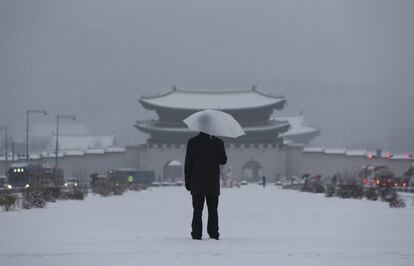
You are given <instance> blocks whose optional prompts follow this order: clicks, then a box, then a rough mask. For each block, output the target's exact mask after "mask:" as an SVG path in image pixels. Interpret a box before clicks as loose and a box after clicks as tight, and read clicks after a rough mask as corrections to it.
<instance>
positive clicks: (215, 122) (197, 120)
mask: <svg viewBox="0 0 414 266" xmlns="http://www.w3.org/2000/svg"><path fill="white" fill-rule="evenodd" d="M183 122H184V123H185V124H186V125H187V126H188V127H189V128H190V129H192V130H194V131H200V132H204V133H207V134H210V135H214V136H221V137H230V138H237V137H240V136H242V135H245V134H246V133H244V130H243V129H242V127H241V126H240V124H239V122H237V121H236V119H234V117H232V116H231V115H229V114H228V113H225V112H222V111H217V110H204V111H199V112H196V113H194V114H192V115H190V116H188V117H187V118H186V119H184V120H183Z"/></svg>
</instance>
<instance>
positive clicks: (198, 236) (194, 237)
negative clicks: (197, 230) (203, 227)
mask: <svg viewBox="0 0 414 266" xmlns="http://www.w3.org/2000/svg"><path fill="white" fill-rule="evenodd" d="M191 237H192V238H193V239H194V240H201V235H199V234H194V233H191Z"/></svg>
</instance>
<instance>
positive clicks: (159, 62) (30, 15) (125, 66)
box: [0, 0, 414, 151]
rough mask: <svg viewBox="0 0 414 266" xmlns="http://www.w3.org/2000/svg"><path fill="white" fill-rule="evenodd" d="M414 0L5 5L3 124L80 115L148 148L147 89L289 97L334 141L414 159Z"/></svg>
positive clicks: (1, 14) (19, 135)
mask: <svg viewBox="0 0 414 266" xmlns="http://www.w3.org/2000/svg"><path fill="white" fill-rule="evenodd" d="M413 13H414V1H410V0H406V1H398V0H392V1H391V0H390V1H381V0H371V1H363V0H356V1H350V0H343V1H334V0H326V1H310V0H303V1H293V0H287V1H276V0H271V1H246V0H234V1H227V0H217V1H194V0H188V1H173V0H162V1H157V0H148V1H144V0H139V1H132V0H131V1H120V0H113V1H105V0H88V1H86V0H79V1H73V0H71V1H57V0H50V1H42V0H37V1H31V0H28V1H16V0H9V1H6V0H0V90H1V91H0V92H1V94H0V124H2V125H3V124H7V125H8V127H9V131H10V133H11V134H13V136H14V139H15V140H21V141H23V139H24V136H25V135H24V134H25V114H26V110H27V109H43V108H45V109H47V110H48V112H49V115H48V116H45V117H43V116H40V115H32V116H31V120H30V121H31V123H55V120H56V114H58V113H59V114H68V115H75V116H76V117H77V118H78V119H77V122H79V123H85V124H87V125H88V127H89V128H90V129H91V131H92V132H93V133H96V134H112V133H114V134H115V135H116V137H117V141H118V143H120V144H137V143H141V142H143V141H145V139H146V135H144V134H142V133H139V132H138V131H137V130H136V129H135V128H134V127H133V124H134V123H135V121H136V120H137V119H147V118H149V117H155V113H153V112H149V111H146V110H144V109H143V108H142V107H141V106H140V105H139V104H138V102H137V100H138V98H139V97H140V96H141V95H148V94H156V93H160V92H164V91H167V90H169V89H170V88H171V86H173V85H176V86H177V87H179V88H186V89H220V90H221V89H223V90H224V89H244V88H249V87H251V86H252V85H257V86H258V88H259V89H260V90H262V91H264V92H268V93H272V94H281V95H284V96H285V97H286V98H287V100H288V103H289V105H288V107H287V110H286V111H288V112H289V113H298V112H299V111H300V110H303V111H304V112H305V121H306V123H307V124H308V125H311V126H314V127H317V128H320V129H322V133H321V135H320V137H319V138H318V139H317V140H316V141H315V144H318V145H324V146H327V147H343V146H346V147H354V148H355V147H359V148H383V149H390V150H396V151H414V123H413V121H414V120H413V114H414V86H413V84H414V49H413V47H414V34H413V32H414V31H413V25H414V16H413V15H412V14H413Z"/></svg>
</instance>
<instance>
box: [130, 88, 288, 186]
mask: <svg viewBox="0 0 414 266" xmlns="http://www.w3.org/2000/svg"><path fill="white" fill-rule="evenodd" d="M139 102H140V103H141V104H142V106H143V107H144V108H145V109H148V110H152V111H155V112H156V113H157V115H158V120H146V121H137V122H136V124H135V127H136V128H137V129H138V130H140V131H142V132H144V133H146V134H148V135H149V138H148V139H147V145H146V150H145V151H144V153H143V154H142V155H141V156H140V165H141V168H143V169H148V170H154V171H155V174H156V176H159V177H161V176H165V177H167V176H168V177H172V178H175V177H178V174H171V173H170V172H169V171H170V170H167V169H166V165H165V162H169V161H170V160H172V159H171V158H175V159H174V160H177V161H179V162H184V156H185V145H186V143H187V141H188V139H189V138H191V137H192V136H194V135H196V134H198V132H193V131H191V130H190V129H188V128H187V127H186V126H185V124H184V123H183V121H182V120H183V119H184V118H186V117H187V116H189V115H191V114H192V113H194V112H197V111H200V110H205V109H217V110H221V111H224V112H227V113H229V114H231V115H232V116H233V117H234V118H235V119H236V120H237V121H238V122H239V123H240V125H241V126H242V127H243V129H244V131H245V132H246V135H245V136H242V137H239V138H237V139H230V138H223V140H224V142H225V145H226V151H227V154H228V157H229V160H228V164H229V165H230V166H231V169H232V173H231V175H232V178H233V179H239V180H241V179H243V178H244V177H246V176H248V177H249V179H257V178H258V177H259V176H261V175H266V176H269V177H271V176H275V175H284V174H285V171H286V165H285V162H286V153H285V152H281V150H282V149H283V148H284V144H283V138H282V136H281V135H282V134H283V133H284V132H287V131H288V130H289V129H290V124H289V122H288V121H284V120H280V119H274V118H272V117H271V115H272V114H273V112H274V111H278V110H281V109H283V107H284V106H285V104H286V100H285V99H284V97H281V96H273V95H269V94H265V93H263V92H261V91H259V90H257V89H256V88H255V87H253V88H252V89H247V90H232V91H195V90H181V89H177V88H175V87H174V88H173V89H172V90H170V91H169V92H166V93H164V94H158V95H156V96H152V97H141V98H140V99H139ZM251 158H255V161H256V162H257V163H258V162H260V163H258V164H259V165H260V167H258V166H257V164H255V163H253V162H252V163H248V164H247V165H245V164H246V162H248V161H249V160H251ZM171 171H172V170H171ZM249 171H251V173H250V174H248V172H249Z"/></svg>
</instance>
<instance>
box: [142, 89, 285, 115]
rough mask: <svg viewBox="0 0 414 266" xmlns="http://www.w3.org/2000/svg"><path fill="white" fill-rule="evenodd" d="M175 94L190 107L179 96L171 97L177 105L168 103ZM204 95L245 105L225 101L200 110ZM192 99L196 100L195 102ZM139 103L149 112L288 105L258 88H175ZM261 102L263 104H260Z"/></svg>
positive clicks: (281, 98)
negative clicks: (169, 97)
mask: <svg viewBox="0 0 414 266" xmlns="http://www.w3.org/2000/svg"><path fill="white" fill-rule="evenodd" d="M174 93H177V94H182V96H178V97H179V101H183V102H185V103H186V104H187V106H189V107H185V106H184V104H182V103H177V99H174V97H175V98H177V96H171V97H173V100H172V102H174V100H175V101H176V103H175V104H174V103H171V102H168V101H166V99H165V97H168V96H169V95H172V94H174ZM214 94H217V95H214ZM249 94H251V95H249ZM203 95H205V96H206V97H213V98H214V97H217V99H220V97H227V98H231V97H234V98H235V99H236V100H235V102H236V103H244V104H241V105H240V106H236V107H234V106H231V107H228V106H227V107H226V106H224V105H228V104H227V103H229V102H231V101H225V102H222V104H223V107H220V104H218V106H217V107H214V106H212V105H211V106H208V104H207V106H205V107H201V108H198V107H197V106H198V105H197V104H195V105H194V102H197V100H198V102H200V97H203ZM229 95H230V97H229ZM255 95H256V96H255ZM185 97H187V98H190V99H187V101H186V100H185ZM251 97H259V98H256V99H253V101H252V102H251V101H248V99H250V98H251ZM181 98H182V99H181ZM237 98H239V99H237ZM192 99H194V101H193V100H192ZM217 99H209V100H210V101H212V100H217ZM138 101H139V102H140V103H141V104H142V105H143V106H144V108H146V109H149V110H154V109H160V108H163V109H174V110H204V109H219V110H245V109H257V108H266V107H271V106H275V109H278V108H283V106H284V104H285V103H286V99H285V98H284V97H283V96H274V95H270V94H266V93H264V92H262V91H259V90H258V89H256V88H252V89H242V90H221V91H219V90H208V91H207V90H205V91H202V90H183V89H177V88H173V89H171V90H170V91H167V92H165V93H161V94H157V95H154V96H142V97H141V98H140V99H139V100H138ZM157 101H158V102H157ZM260 101H261V102H262V103H260ZM201 102H203V101H201ZM255 102H257V105H254V103H255ZM246 103H247V104H246ZM215 104H216V103H215ZM191 105H192V106H191Z"/></svg>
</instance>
